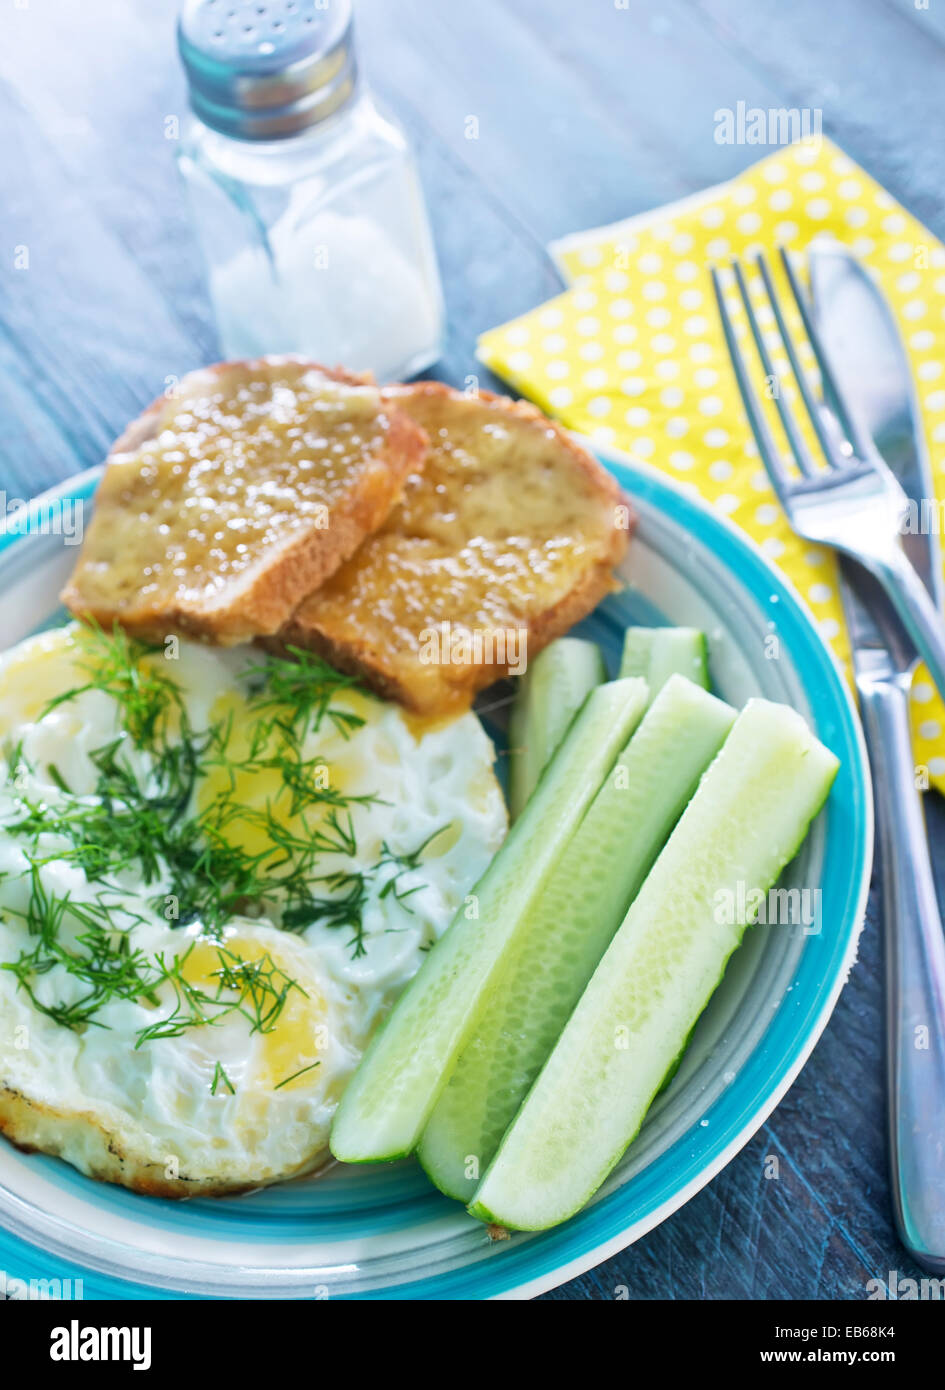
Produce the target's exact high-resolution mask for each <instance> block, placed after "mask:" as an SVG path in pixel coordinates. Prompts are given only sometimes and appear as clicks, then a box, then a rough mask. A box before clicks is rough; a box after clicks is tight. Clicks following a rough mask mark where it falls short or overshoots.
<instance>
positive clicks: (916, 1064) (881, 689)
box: [860, 677, 945, 1273]
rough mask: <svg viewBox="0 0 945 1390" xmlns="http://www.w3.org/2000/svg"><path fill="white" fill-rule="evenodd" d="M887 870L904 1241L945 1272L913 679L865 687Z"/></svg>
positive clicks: (941, 1106) (944, 1025)
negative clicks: (912, 710) (911, 712)
mask: <svg viewBox="0 0 945 1390" xmlns="http://www.w3.org/2000/svg"><path fill="white" fill-rule="evenodd" d="M860 704H861V709H862V713H863V724H864V728H865V730H866V739H867V745H868V747H869V753H870V763H871V765H872V769H873V784H874V788H875V793H876V818H877V828H878V831H879V850H880V857H881V863H882V868H883V902H884V909H885V911H884V917H885V940H886V991H887V993H886V1025H887V1078H888V1087H889V1116H888V1119H889V1158H890V1178H891V1185H892V1191H893V1206H894V1212H895V1217H896V1225H897V1226H898V1228H899V1234H900V1237H901V1239H902V1242H903V1244H904V1245H905V1246H906V1248H907V1249H908V1250H909V1252H910V1254H912V1255H913V1257H914V1258H915V1259H916V1260H917V1261H918V1263H919V1264H921V1265H923V1266H924V1267H925V1268H926V1269H930V1270H934V1271H936V1272H937V1273H942V1272H943V1271H945V934H943V929H942V918H941V915H940V913H939V908H938V902H937V899H936V893H935V881H934V878H933V876H932V864H931V859H930V857H929V843H928V836H927V834H926V826H925V812H924V811H923V808H922V799H921V796H920V793H919V791H918V789H917V787H916V777H915V764H914V759H913V753H912V737H911V731H910V727H909V694H908V682H907V678H906V677H903V678H901V680H900V681H899V682H888V681H882V682H880V681H878V682H876V683H872V682H870V681H868V680H863V681H861V682H860Z"/></svg>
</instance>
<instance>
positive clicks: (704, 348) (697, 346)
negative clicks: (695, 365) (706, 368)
mask: <svg viewBox="0 0 945 1390" xmlns="http://www.w3.org/2000/svg"><path fill="white" fill-rule="evenodd" d="M689 359H690V361H692V362H711V361H712V348H711V347H710V345H709V344H708V343H693V345H692V347H691V348H690V349H689Z"/></svg>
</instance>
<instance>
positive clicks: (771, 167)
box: [762, 159, 788, 183]
mask: <svg viewBox="0 0 945 1390" xmlns="http://www.w3.org/2000/svg"><path fill="white" fill-rule="evenodd" d="M762 173H763V174H764V176H765V178H766V179H767V181H768V183H783V182H784V180H785V179H786V178H787V176H788V171H787V166H786V165H785V164H782V163H781V161H780V160H779V159H775V160H772V161H771V162H770V163H766V164H764V165H763V166H762Z"/></svg>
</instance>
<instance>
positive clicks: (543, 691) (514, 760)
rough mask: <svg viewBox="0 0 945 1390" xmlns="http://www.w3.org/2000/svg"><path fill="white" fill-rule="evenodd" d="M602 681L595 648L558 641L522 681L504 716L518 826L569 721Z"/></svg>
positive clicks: (571, 640) (571, 639)
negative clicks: (507, 726)
mask: <svg viewBox="0 0 945 1390" xmlns="http://www.w3.org/2000/svg"><path fill="white" fill-rule="evenodd" d="M605 677H606V672H605V670H604V658H603V657H602V656H601V652H600V648H599V647H598V646H597V644H596V643H595V642H584V641H582V640H581V638H580V637H559V638H558V640H557V641H556V642H552V643H551V644H550V646H547V647H546V648H545V650H544V651H543V652H539V653H538V655H537V656H536V657H535V659H534V661H530V662H529V663H528V669H527V670H526V672H525V674H524V675H523V676H522V678H521V680H520V681H519V684H518V690H517V691H516V693H515V702H514V704H513V705H512V712H511V714H510V716H509V812H510V814H511V816H512V819H513V820H517V819H518V817H519V816H520V815H521V813H522V809H523V807H524V805H525V803H526V801H527V800H528V798H529V797H530V796H531V794H532V792H533V791H534V790H535V786H536V785H537V782H538V779H539V777H540V776H541V774H542V771H543V770H544V768H545V767H546V766H547V765H548V763H549V762H550V761H551V757H552V754H553V753H554V751H555V749H556V748H557V747H558V745H559V744H560V742H561V740H562V739H563V738H564V736H565V734H566V733H567V732H568V728H569V726H570V724H571V721H572V719H573V718H574V716H575V715H576V714H577V712H578V710H579V709H580V708H581V706H582V705H583V703H584V701H585V700H586V699H587V697H588V695H589V694H590V693H591V691H592V690H593V689H594V687H595V686H596V685H600V683H601V681H603V680H604V679H605Z"/></svg>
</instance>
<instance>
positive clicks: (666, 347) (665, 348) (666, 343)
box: [650, 333, 676, 352]
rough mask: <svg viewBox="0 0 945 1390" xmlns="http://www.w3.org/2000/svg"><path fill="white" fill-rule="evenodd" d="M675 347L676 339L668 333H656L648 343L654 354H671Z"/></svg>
mask: <svg viewBox="0 0 945 1390" xmlns="http://www.w3.org/2000/svg"><path fill="white" fill-rule="evenodd" d="M675 346H676V339H675V338H674V337H672V336H671V334H669V333H656V334H654V335H653V338H652V339H651V341H650V347H651V348H652V349H653V351H654V352H672V350H673V348H674V347H675Z"/></svg>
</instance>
